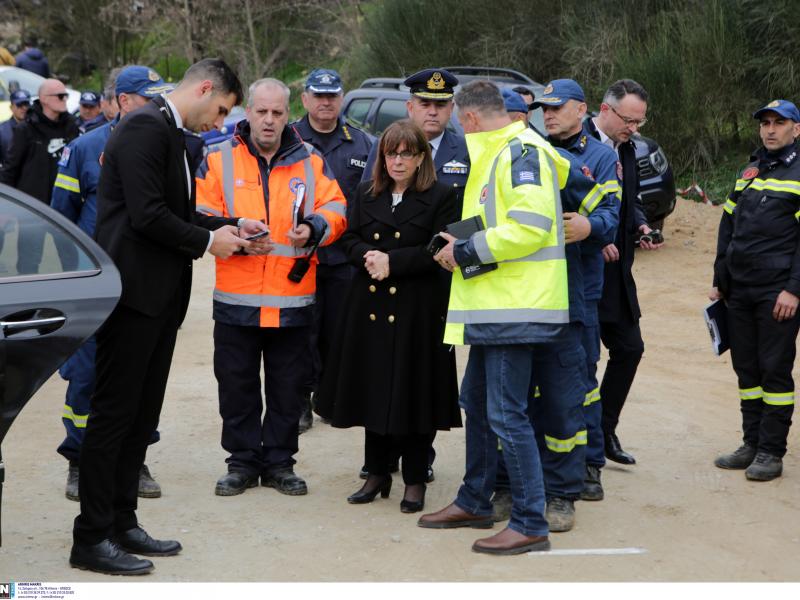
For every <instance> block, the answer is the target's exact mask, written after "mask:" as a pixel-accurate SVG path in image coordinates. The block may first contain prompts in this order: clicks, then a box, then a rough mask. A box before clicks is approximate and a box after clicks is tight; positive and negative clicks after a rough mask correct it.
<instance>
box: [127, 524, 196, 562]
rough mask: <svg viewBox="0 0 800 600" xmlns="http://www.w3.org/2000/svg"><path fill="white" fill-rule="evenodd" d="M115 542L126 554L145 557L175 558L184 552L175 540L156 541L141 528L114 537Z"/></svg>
mask: <svg viewBox="0 0 800 600" xmlns="http://www.w3.org/2000/svg"><path fill="white" fill-rule="evenodd" d="M114 541H115V542H116V543H117V544H119V546H120V548H122V549H123V550H125V551H126V552H135V553H136V554H142V555H144V556H175V555H176V554H177V553H178V552H180V551H181V550H183V546H181V544H180V542H176V541H175V540H154V539H153V538H151V537H150V536H149V535H148V534H147V532H146V531H145V530H144V529H142V528H141V527H134V528H133V529H128V531H123V532H122V533H118V534H117V535H115V536H114Z"/></svg>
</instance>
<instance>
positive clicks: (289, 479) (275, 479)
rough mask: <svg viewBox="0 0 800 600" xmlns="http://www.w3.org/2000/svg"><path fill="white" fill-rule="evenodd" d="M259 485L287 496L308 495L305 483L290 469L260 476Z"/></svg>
mask: <svg viewBox="0 0 800 600" xmlns="http://www.w3.org/2000/svg"><path fill="white" fill-rule="evenodd" d="M261 485H263V486H264V487H271V488H275V489H276V490H278V491H279V492H280V493H281V494H286V495H287V496H305V495H306V494H307V493H308V488H307V487H306V482H305V481H303V479H302V477H299V476H298V475H295V473H294V471H293V470H292V469H279V470H277V471H273V472H271V473H267V474H265V475H262V476H261Z"/></svg>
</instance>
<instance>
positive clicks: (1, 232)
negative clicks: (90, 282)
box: [0, 197, 100, 284]
mask: <svg viewBox="0 0 800 600" xmlns="http://www.w3.org/2000/svg"><path fill="white" fill-rule="evenodd" d="M99 268H100V267H99V265H98V264H97V263H96V262H95V261H94V259H93V258H91V257H90V255H89V254H88V253H87V252H86V250H85V249H84V248H83V247H82V246H81V245H80V243H79V242H78V241H77V240H76V239H75V238H74V237H73V236H72V235H71V234H70V233H68V232H67V231H65V230H64V229H62V228H61V227H60V226H59V225H57V224H56V223H54V222H52V221H50V220H48V219H46V218H45V217H44V216H42V215H41V214H39V213H37V212H35V211H33V210H31V209H30V208H28V207H27V206H25V205H24V204H22V203H19V202H16V201H14V200H11V199H10V198H7V197H0V284H1V283H3V282H4V280H9V279H10V278H15V277H18V276H21V275H29V276H36V275H48V276H52V275H55V274H66V273H81V272H92V271H96V270H98V269H99Z"/></svg>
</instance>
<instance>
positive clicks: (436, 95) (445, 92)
mask: <svg viewBox="0 0 800 600" xmlns="http://www.w3.org/2000/svg"><path fill="white" fill-rule="evenodd" d="M403 84H404V85H406V86H407V87H408V88H409V90H411V95H412V96H416V97H417V98H423V99H425V100H450V99H451V98H452V97H453V94H454V93H455V92H454V91H453V88H455V87H456V86H457V85H458V79H457V78H456V76H455V75H453V74H452V73H450V71H447V70H445V69H425V70H424V71H419V72H417V73H414V74H413V75H411V76H410V77H408V78H406V80H405V81H404V82H403Z"/></svg>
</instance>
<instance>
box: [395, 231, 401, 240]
mask: <svg viewBox="0 0 800 600" xmlns="http://www.w3.org/2000/svg"><path fill="white" fill-rule="evenodd" d="M394 239H396V240H399V239H400V232H399V231H395V232H394Z"/></svg>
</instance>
